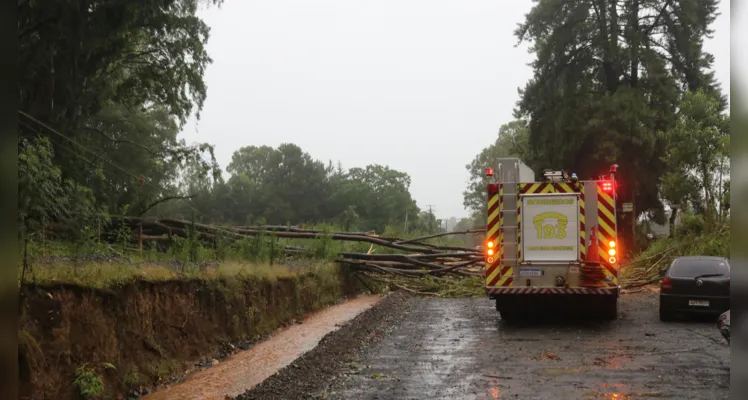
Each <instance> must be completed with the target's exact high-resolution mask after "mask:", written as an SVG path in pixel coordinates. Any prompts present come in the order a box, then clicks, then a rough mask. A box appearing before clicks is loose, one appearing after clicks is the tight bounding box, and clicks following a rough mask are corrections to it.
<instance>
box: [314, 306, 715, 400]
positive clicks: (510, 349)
mask: <svg viewBox="0 0 748 400" xmlns="http://www.w3.org/2000/svg"><path fill="white" fill-rule="evenodd" d="M620 304H621V305H620V314H619V319H618V320H616V321H612V322H598V321H577V322H568V321H567V322H555V323H554V322H550V323H532V322H528V323H522V324H508V323H506V322H505V321H501V320H500V318H499V316H498V313H497V312H496V310H495V308H494V307H493V303H492V302H490V301H489V300H488V299H482V298H478V299H423V298H412V299H409V300H408V303H407V305H406V307H404V308H403V311H402V312H404V313H406V315H405V317H404V318H403V319H402V322H401V323H399V324H397V326H394V327H391V329H390V330H389V331H388V332H386V333H385V335H384V337H383V338H382V340H381V341H379V342H378V343H377V344H376V345H374V346H371V347H369V348H366V349H364V350H363V351H362V352H361V353H359V355H358V356H357V357H356V359H355V360H354V361H353V362H350V363H348V365H347V368H348V370H347V372H346V374H345V375H344V377H343V378H342V379H338V380H337V383H335V384H334V385H333V387H331V388H330V389H331V390H330V391H328V395H329V398H330V399H341V400H342V399H424V398H428V399H642V398H678V399H728V398H729V391H730V386H729V385H730V370H729V366H730V349H729V347H728V346H727V345H726V344H725V343H724V341H723V339H722V337H721V336H720V335H719V332H718V330H717V329H716V327H715V324H714V322H712V321H702V322H698V321H684V322H675V323H662V322H660V321H659V319H658V315H657V295H656V293H652V292H650V291H643V292H639V293H632V294H628V295H623V296H622V297H621V303H620Z"/></svg>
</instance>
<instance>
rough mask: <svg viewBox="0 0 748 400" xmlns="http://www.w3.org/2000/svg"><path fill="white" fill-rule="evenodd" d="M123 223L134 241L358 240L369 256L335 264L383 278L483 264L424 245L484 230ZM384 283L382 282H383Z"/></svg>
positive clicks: (476, 257)
mask: <svg viewBox="0 0 748 400" xmlns="http://www.w3.org/2000/svg"><path fill="white" fill-rule="evenodd" d="M123 225H125V226H126V227H128V228H129V229H131V230H132V232H133V236H134V239H135V240H136V241H139V242H141V243H140V246H141V247H142V241H143V240H152V241H166V242H168V241H172V240H173V239H174V237H175V236H177V237H183V238H188V237H195V238H197V240H200V241H202V242H204V243H206V244H215V242H216V240H218V239H219V238H225V239H231V240H242V239H246V238H257V237H268V238H285V239H320V238H329V239H331V240H338V241H346V242H360V243H368V244H370V245H371V246H370V248H369V251H368V252H351V251H340V252H338V253H337V257H336V258H335V262H338V263H340V264H341V265H344V266H346V267H350V268H352V269H353V270H355V271H357V272H360V273H366V274H368V275H371V274H379V275H394V276H398V277H408V278H418V277H425V276H430V277H445V276H447V275H451V276H454V277H459V278H462V277H477V276H480V274H481V272H480V268H481V265H482V263H483V260H484V258H483V255H482V253H481V252H480V251H478V250H476V249H472V248H467V247H460V246H447V245H438V244H433V243H427V242H425V241H426V240H428V239H432V238H436V237H443V236H448V235H461V234H471V233H476V232H480V230H467V231H458V232H445V233H439V234H435V235H429V236H422V237H417V238H413V239H402V238H397V237H387V236H380V235H377V234H376V233H374V232H326V231H323V230H318V229H305V228H302V227H298V226H280V225H271V226H215V225H207V224H201V223H193V222H191V221H185V220H179V219H165V218H162V219H153V218H142V217H120V218H118V219H116V220H115V221H113V225H112V228H113V229H116V228H119V227H122V226H123ZM374 246H380V247H382V248H387V249H391V251H394V252H393V253H390V254H375V253H374V252H375V247H374ZM282 251H283V252H284V253H285V254H287V255H291V256H304V255H311V254H312V253H313V251H312V250H311V249H309V248H306V247H304V246H298V245H296V246H292V245H285V246H283V248H282ZM380 280H381V278H380Z"/></svg>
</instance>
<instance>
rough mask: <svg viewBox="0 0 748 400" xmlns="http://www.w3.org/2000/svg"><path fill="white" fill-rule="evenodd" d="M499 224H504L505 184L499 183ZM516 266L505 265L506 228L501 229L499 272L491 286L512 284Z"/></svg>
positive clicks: (490, 283)
mask: <svg viewBox="0 0 748 400" xmlns="http://www.w3.org/2000/svg"><path fill="white" fill-rule="evenodd" d="M499 226H501V227H503V226H504V185H499ZM513 280H514V268H512V266H511V265H504V230H503V229H499V267H498V274H496V276H494V277H492V279H491V281H490V282H489V286H512V281H513Z"/></svg>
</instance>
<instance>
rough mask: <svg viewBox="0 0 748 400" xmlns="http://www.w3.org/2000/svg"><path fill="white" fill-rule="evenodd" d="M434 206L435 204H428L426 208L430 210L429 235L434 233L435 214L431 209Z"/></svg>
mask: <svg viewBox="0 0 748 400" xmlns="http://www.w3.org/2000/svg"><path fill="white" fill-rule="evenodd" d="M433 206H434V205H433V204H426V207H428V208H429V234H432V233H434V212H433V210H432V209H431V207H433Z"/></svg>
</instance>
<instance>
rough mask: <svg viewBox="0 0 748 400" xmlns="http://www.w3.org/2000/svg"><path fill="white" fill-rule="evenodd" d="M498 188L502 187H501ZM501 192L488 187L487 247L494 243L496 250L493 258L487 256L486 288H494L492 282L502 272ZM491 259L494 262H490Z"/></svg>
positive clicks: (492, 186) (494, 187)
mask: <svg viewBox="0 0 748 400" xmlns="http://www.w3.org/2000/svg"><path fill="white" fill-rule="evenodd" d="M498 186H499V187H501V185H498ZM501 191H502V189H498V190H496V186H495V185H489V187H488V223H487V225H486V246H488V243H493V248H494V249H496V250H494V255H493V257H490V256H486V286H492V284H491V282H493V281H494V280H496V278H497V276H498V274H499V272H500V271H501V253H502V251H503V250H502V248H501V247H502V246H501V245H500V243H499V241H498V238H499V236H500V231H501V229H500V228H501V223H500V218H499V199H500V198H501V193H500V192H501ZM497 244H498V246H497ZM491 258H492V259H493V260H491V262H489V260H490V259H491Z"/></svg>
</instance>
